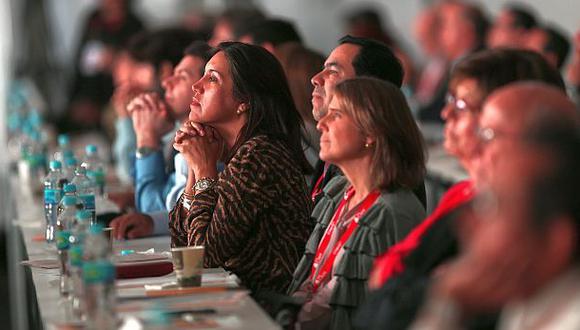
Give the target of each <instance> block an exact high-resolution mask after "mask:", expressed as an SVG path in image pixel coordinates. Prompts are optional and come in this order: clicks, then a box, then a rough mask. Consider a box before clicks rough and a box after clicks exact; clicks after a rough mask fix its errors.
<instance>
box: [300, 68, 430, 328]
mask: <svg viewBox="0 0 580 330" xmlns="http://www.w3.org/2000/svg"><path fill="white" fill-rule="evenodd" d="M317 128H318V130H319V131H320V132H321V133H322V134H321V137H320V158H321V159H322V160H324V161H326V162H330V163H332V164H334V165H336V166H338V167H339V168H340V169H341V171H342V172H343V173H344V176H339V177H336V178H334V179H332V180H331V181H330V182H329V183H328V185H327V186H326V187H325V188H324V189H323V197H322V198H321V199H320V201H319V202H318V203H317V205H316V207H315V209H314V212H313V214H312V216H313V217H314V218H315V219H316V220H317V224H316V227H315V228H314V231H313V232H312V235H311V236H310V239H309V240H308V243H307V245H306V251H305V253H304V257H303V258H302V260H301V261H300V264H299V265H298V268H297V269H296V272H295V273H294V281H293V282H292V285H291V286H290V291H289V293H290V294H292V295H293V296H295V297H297V298H300V299H303V300H304V301H305V303H304V305H303V306H302V309H301V311H300V313H299V315H298V323H299V325H300V328H301V329H350V328H351V323H352V321H351V317H352V315H353V312H354V311H355V310H356V307H357V306H358V305H359V304H360V303H361V302H362V301H363V300H364V298H365V295H366V281H367V279H368V276H369V271H370V267H371V265H372V263H373V260H374V258H375V257H377V256H378V255H379V254H380V253H382V252H383V251H384V250H386V249H387V248H388V247H389V246H391V245H393V244H395V243H396V242H397V241H399V240H401V239H403V238H404V237H405V235H406V234H407V233H408V232H409V231H410V230H411V229H412V228H413V227H414V226H415V225H417V224H418V223H419V222H420V221H421V220H422V219H423V217H424V216H425V211H424V209H423V206H422V204H421V202H420V201H419V199H418V198H417V197H416V196H415V194H413V190H412V189H413V188H414V187H416V186H417V185H418V184H419V183H421V182H422V180H423V176H424V173H425V152H424V143H423V138H422V136H421V133H420V132H419V129H418V128H417V124H416V123H415V121H414V120H413V116H412V114H411V111H410V110H409V107H408V105H407V102H406V100H405V97H404V95H403V94H402V92H401V91H400V90H399V88H398V87H396V86H395V85H393V84H391V83H388V82H385V81H382V80H379V79H376V78H369V77H364V78H363V77H361V78H354V79H349V80H345V81H343V82H341V83H339V84H338V85H336V88H335V91H334V94H333V97H332V100H331V103H330V105H329V109H328V113H327V114H326V115H325V116H323V117H322V118H321V119H320V121H319V122H318V126H317Z"/></svg>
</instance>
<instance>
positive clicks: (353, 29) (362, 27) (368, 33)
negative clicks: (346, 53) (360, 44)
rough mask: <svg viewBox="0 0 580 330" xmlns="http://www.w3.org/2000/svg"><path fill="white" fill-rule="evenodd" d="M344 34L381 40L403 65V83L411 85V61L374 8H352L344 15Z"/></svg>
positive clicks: (413, 74) (412, 78)
mask: <svg viewBox="0 0 580 330" xmlns="http://www.w3.org/2000/svg"><path fill="white" fill-rule="evenodd" d="M346 23H347V28H346V34H347V35H352V36H353V37H358V38H366V39H372V40H376V41H378V42H382V43H384V44H385V45H387V46H388V47H389V48H391V50H392V51H393V52H394V53H395V55H396V56H397V58H398V59H399V60H400V61H401V65H402V66H403V73H404V74H403V85H404V86H407V85H413V83H414V80H415V68H414V64H413V61H412V59H411V57H410V56H409V55H407V53H406V52H405V51H404V49H403V46H402V45H401V42H400V40H397V38H395V37H394V36H393V34H392V33H390V32H389V31H388V29H386V26H384V24H383V20H382V19H381V16H380V15H379V13H378V11H377V10H376V9H375V8H370V7H367V8H359V9H353V10H351V11H350V13H349V14H348V15H347V16H346Z"/></svg>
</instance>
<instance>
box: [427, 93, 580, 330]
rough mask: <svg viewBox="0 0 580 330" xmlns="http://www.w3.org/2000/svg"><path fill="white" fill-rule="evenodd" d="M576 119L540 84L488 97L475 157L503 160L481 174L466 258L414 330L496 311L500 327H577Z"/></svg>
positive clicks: (444, 273) (444, 277) (579, 219)
mask: <svg viewBox="0 0 580 330" xmlns="http://www.w3.org/2000/svg"><path fill="white" fill-rule="evenodd" d="M579 119H580V118H579V117H578V113H577V112H576V109H575V106H574V104H573V103H572V102H571V101H570V99H569V98H568V97H567V96H566V94H565V93H564V92H563V91H562V90H561V89H557V88H555V87H552V86H548V85H545V84H539V83H529V82H524V83H518V84H512V85H509V86H507V87H505V88H502V89H500V90H498V91H497V92H495V93H493V94H492V95H491V96H490V97H489V98H488V100H487V101H486V103H485V105H484V110H483V114H482V116H481V120H480V123H481V127H482V130H481V138H482V153H483V154H482V156H483V159H484V162H485V163H486V165H489V164H491V163H490V162H487V160H496V159H497V158H494V155H497V154H498V153H499V152H501V155H502V158H503V159H502V161H500V162H497V163H494V164H493V167H491V168H489V171H490V172H493V176H488V178H489V180H488V185H489V187H490V188H491V194H483V195H482V198H481V200H480V201H478V203H476V204H475V206H477V207H475V208H474V213H473V215H472V217H473V218H472V219H471V220H470V221H472V222H473V223H474V224H473V225H472V226H473V227H474V229H473V230H472V231H471V232H470V233H469V235H467V236H465V237H464V243H463V248H464V252H463V253H462V254H461V255H460V256H459V257H458V258H457V259H456V260H455V261H454V262H452V263H450V264H449V265H447V267H445V268H443V269H442V270H441V272H440V274H439V276H437V277H436V278H435V279H434V284H433V288H432V290H431V301H430V304H429V305H427V306H426V308H425V309H424V311H423V315H422V318H421V319H420V321H419V322H420V323H419V326H417V329H452V328H456V327H457V326H458V325H460V323H461V320H462V319H463V317H465V316H466V315H469V314H473V313H477V312H482V311H488V310H497V309H500V308H503V312H502V317H501V324H500V327H501V328H502V329H523V328H526V329H539V328H541V329H575V328H578V326H580V318H579V317H578V313H577V309H578V307H580V286H579V285H578V281H577V278H578V274H579V273H578V272H579V269H578V247H579V245H578V237H579V236H578V235H579V228H580V226H579V225H580V213H579V212H580V208H579V206H580V204H579V203H578V200H577V195H576V190H577V187H578V184H580V176H579V175H578V171H577V169H578V166H580V158H579V155H578V150H579V149H580V136H579V135H578V133H579V130H578V129H579V128H580V126H579V125H578V124H579ZM486 159H487V160H486ZM465 221H467V219H465ZM514 242H517V244H514ZM443 311H446V312H445V314H446V315H442V313H441V312H443Z"/></svg>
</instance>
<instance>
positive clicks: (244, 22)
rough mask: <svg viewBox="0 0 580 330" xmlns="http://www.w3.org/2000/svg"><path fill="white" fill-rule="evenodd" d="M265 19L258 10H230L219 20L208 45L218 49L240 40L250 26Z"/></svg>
mask: <svg viewBox="0 0 580 330" xmlns="http://www.w3.org/2000/svg"><path fill="white" fill-rule="evenodd" d="M264 18H265V16H264V13H262V11H260V10H259V9H257V8H229V9H227V10H225V11H224V12H223V13H222V14H221V15H220V16H219V17H218V18H217V20H216V22H215V25H214V28H213V33H212V36H211V39H210V40H209V41H208V43H209V45H210V46H212V47H216V46H217V45H219V44H220V43H221V42H224V41H235V40H238V39H239V38H240V37H241V36H242V35H243V34H244V33H245V32H246V30H247V29H248V27H249V26H251V25H252V24H255V23H256V22H257V21H260V20H263V19H264Z"/></svg>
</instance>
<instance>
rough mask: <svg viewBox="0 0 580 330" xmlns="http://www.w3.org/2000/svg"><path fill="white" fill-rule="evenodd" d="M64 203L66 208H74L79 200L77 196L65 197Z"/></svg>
mask: <svg viewBox="0 0 580 330" xmlns="http://www.w3.org/2000/svg"><path fill="white" fill-rule="evenodd" d="M62 203H63V204H64V206H73V205H75V204H76V203H77V198H76V197H75V196H64V197H63V198H62Z"/></svg>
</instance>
